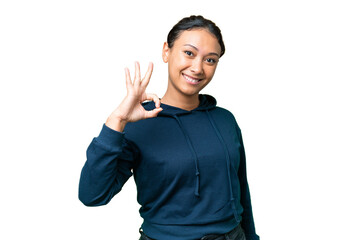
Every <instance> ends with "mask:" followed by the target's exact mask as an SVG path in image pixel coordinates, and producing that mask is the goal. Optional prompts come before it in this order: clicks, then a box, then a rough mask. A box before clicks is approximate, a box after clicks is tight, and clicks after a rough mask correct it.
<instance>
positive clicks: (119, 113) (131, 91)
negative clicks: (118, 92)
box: [105, 62, 162, 132]
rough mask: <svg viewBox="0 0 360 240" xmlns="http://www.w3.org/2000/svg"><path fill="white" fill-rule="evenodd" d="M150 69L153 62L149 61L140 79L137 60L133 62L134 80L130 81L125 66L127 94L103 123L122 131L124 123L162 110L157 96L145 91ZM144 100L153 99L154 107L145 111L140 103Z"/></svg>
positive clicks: (150, 115)
mask: <svg viewBox="0 0 360 240" xmlns="http://www.w3.org/2000/svg"><path fill="white" fill-rule="evenodd" d="M152 70H153V64H152V63H149V67H148V70H147V72H146V74H145V77H144V78H143V79H141V76H140V65H139V63H138V62H135V77H134V81H131V77H130V72H129V69H128V68H125V78H126V89H127V95H126V97H125V98H124V99H123V101H122V102H121V103H120V105H119V106H118V107H117V108H116V109H115V110H114V112H112V113H111V115H110V116H109V117H108V119H107V121H106V123H105V125H106V126H108V127H109V128H111V129H113V130H115V131H119V132H123V131H124V128H125V125H126V123H128V122H136V121H139V120H141V119H146V118H152V117H156V116H157V115H158V114H159V112H161V111H162V108H160V99H159V97H158V96H156V95H155V94H149V93H146V92H145V89H146V87H147V85H148V84H149V81H150V77H151V74H152ZM146 100H152V101H154V102H155V107H156V108H155V109H154V110H151V111H146V110H145V109H144V107H143V106H142V105H141V104H142V102H144V101H146Z"/></svg>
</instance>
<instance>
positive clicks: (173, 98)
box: [161, 90, 200, 111]
mask: <svg viewBox="0 0 360 240" xmlns="http://www.w3.org/2000/svg"><path fill="white" fill-rule="evenodd" d="M161 103H164V104H166V105H170V106H173V107H177V108H181V109H184V110H187V111H191V110H193V109H195V108H197V107H198V106H199V104H200V100H199V94H194V95H191V96H187V95H183V94H180V93H178V94H176V93H172V92H170V91H169V90H168V91H166V93H165V94H164V96H163V97H162V98H161Z"/></svg>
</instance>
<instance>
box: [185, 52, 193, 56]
mask: <svg viewBox="0 0 360 240" xmlns="http://www.w3.org/2000/svg"><path fill="white" fill-rule="evenodd" d="M184 52H185V54H186V55H189V56H192V55H193V53H192V52H190V51H184Z"/></svg>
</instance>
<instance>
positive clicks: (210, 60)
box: [206, 58, 216, 63]
mask: <svg viewBox="0 0 360 240" xmlns="http://www.w3.org/2000/svg"><path fill="white" fill-rule="evenodd" d="M206 62H208V63H216V60H215V59H213V58H208V59H206Z"/></svg>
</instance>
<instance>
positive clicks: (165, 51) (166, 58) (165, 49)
mask: <svg viewBox="0 0 360 240" xmlns="http://www.w3.org/2000/svg"><path fill="white" fill-rule="evenodd" d="M169 51H170V48H169V45H168V44H167V42H164V46H163V50H162V58H163V61H164V63H167V62H168V61H169Z"/></svg>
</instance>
